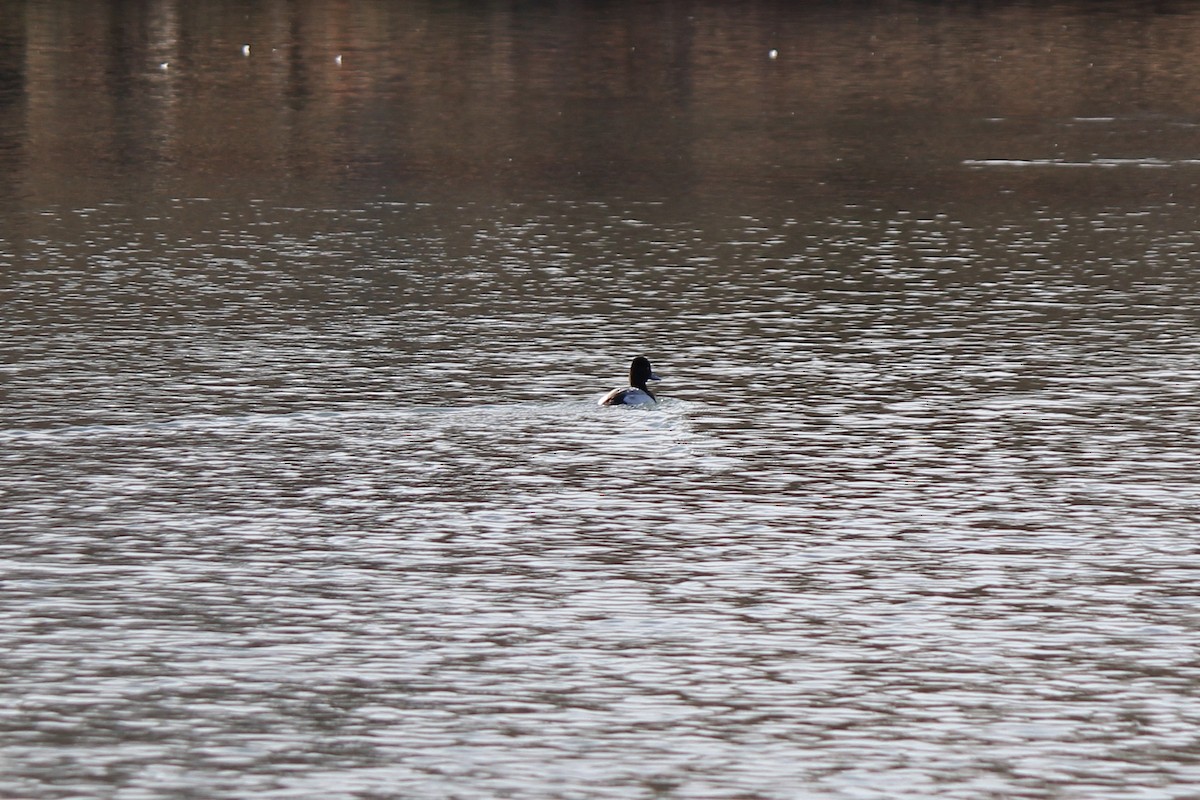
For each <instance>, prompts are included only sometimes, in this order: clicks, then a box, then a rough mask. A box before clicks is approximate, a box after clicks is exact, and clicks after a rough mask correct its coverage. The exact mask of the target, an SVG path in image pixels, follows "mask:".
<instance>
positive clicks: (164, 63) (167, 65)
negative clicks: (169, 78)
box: [158, 61, 171, 69]
mask: <svg viewBox="0 0 1200 800" xmlns="http://www.w3.org/2000/svg"><path fill="white" fill-rule="evenodd" d="M169 66H171V62H169V61H164V62H162V63H161V64H159V65H158V68H159V69H166V68H167V67H169Z"/></svg>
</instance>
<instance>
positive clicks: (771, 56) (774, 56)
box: [767, 50, 779, 61]
mask: <svg viewBox="0 0 1200 800" xmlns="http://www.w3.org/2000/svg"><path fill="white" fill-rule="evenodd" d="M767 58H769V59H771V60H772V61H774V60H775V59H777V58H779V51H778V50H771V51H770V52H768V53H767Z"/></svg>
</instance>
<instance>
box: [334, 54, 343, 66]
mask: <svg viewBox="0 0 1200 800" xmlns="http://www.w3.org/2000/svg"><path fill="white" fill-rule="evenodd" d="M333 63H335V64H337V65H338V66H339V67H340V66H341V65H342V54H341V53H338V54H337V55H336V56H334V57H333Z"/></svg>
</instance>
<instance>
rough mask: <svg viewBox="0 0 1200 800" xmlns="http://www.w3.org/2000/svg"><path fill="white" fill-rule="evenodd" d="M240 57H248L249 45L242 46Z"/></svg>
mask: <svg viewBox="0 0 1200 800" xmlns="http://www.w3.org/2000/svg"><path fill="white" fill-rule="evenodd" d="M242 55H244V56H248V55H250V45H248V44H244V45H242Z"/></svg>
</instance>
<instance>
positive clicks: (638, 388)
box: [600, 356, 662, 406]
mask: <svg viewBox="0 0 1200 800" xmlns="http://www.w3.org/2000/svg"><path fill="white" fill-rule="evenodd" d="M659 380H662V378H660V377H658V376H657V375H655V374H654V369H653V368H651V366H650V359H648V358H646V357H645V356H638V357H637V358H635V359H634V360H633V363H632V364H630V365H629V385H628V386H626V387H625V388H624V389H613V390H612V391H611V392H609V393H608V394H606V395H604V397H602V398H600V405H602V406H643V405H651V406H652V405H654V404H655V403H657V402H658V401H657V400H655V399H654V395H653V394H651V393H650V390H649V389H647V388H646V381H659Z"/></svg>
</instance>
